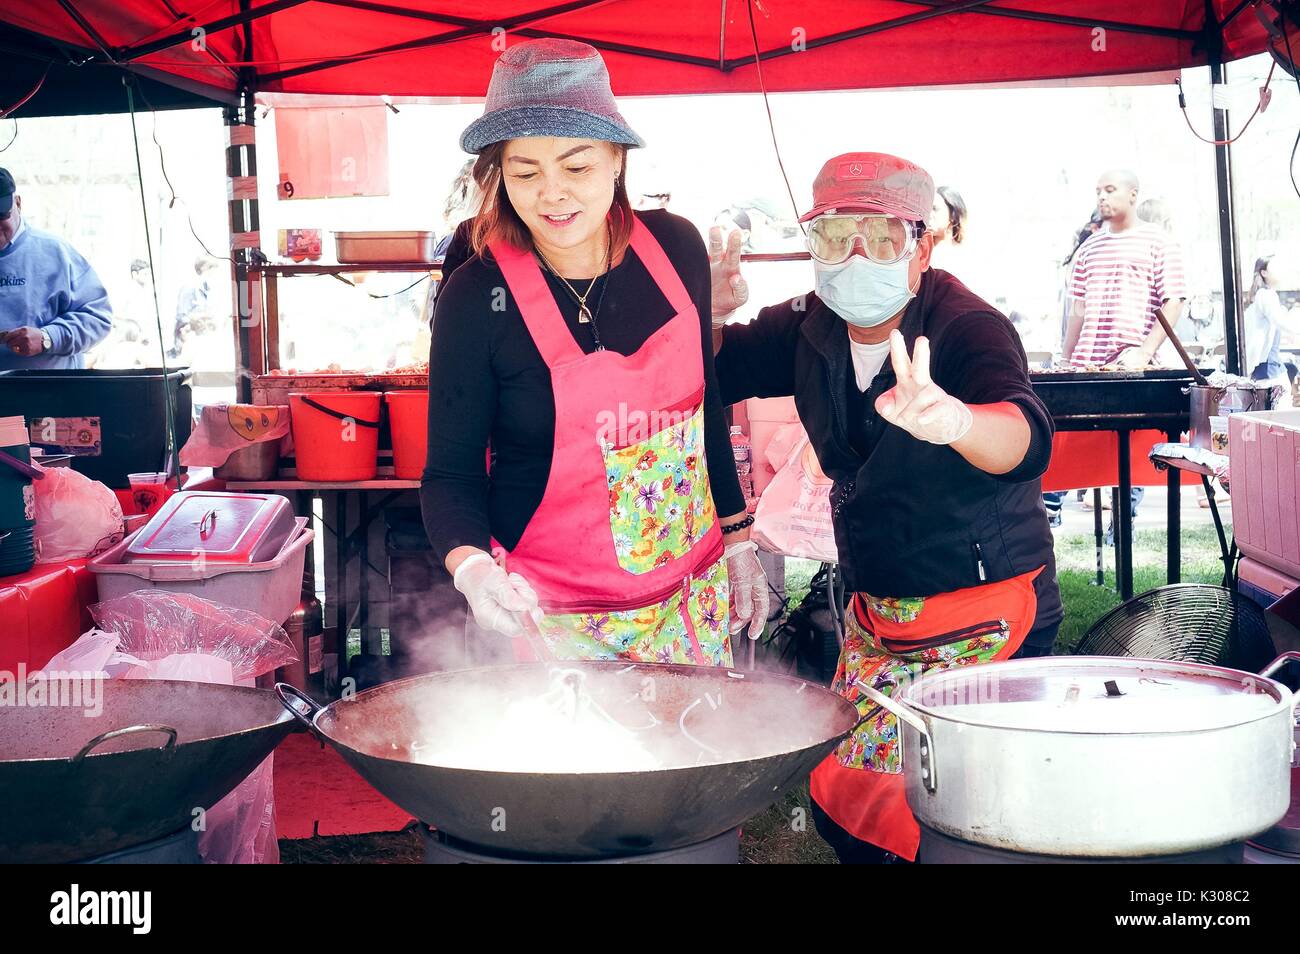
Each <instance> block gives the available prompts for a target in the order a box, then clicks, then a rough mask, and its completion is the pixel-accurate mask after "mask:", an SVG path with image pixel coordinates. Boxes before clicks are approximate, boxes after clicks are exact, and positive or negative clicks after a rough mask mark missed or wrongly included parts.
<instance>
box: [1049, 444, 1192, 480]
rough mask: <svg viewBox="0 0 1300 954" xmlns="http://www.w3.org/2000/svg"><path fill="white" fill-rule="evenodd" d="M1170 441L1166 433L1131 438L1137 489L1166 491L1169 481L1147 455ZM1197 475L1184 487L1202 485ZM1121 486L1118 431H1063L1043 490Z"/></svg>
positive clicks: (1131, 464) (1134, 478) (1053, 446)
mask: <svg viewBox="0 0 1300 954" xmlns="http://www.w3.org/2000/svg"><path fill="white" fill-rule="evenodd" d="M1167 440H1169V437H1168V436H1167V435H1166V434H1165V432H1164V431H1134V432H1133V433H1132V434H1131V435H1129V448H1130V457H1131V461H1130V465H1129V466H1130V471H1131V473H1132V475H1133V486H1134V487H1164V486H1166V485H1167V482H1168V477H1167V475H1166V474H1165V473H1164V472H1162V471H1158V470H1156V468H1155V465H1154V464H1152V463H1151V461H1150V460H1149V459H1148V458H1147V454H1148V453H1149V452H1150V451H1151V448H1152V447H1154V446H1155V445H1156V444H1163V443H1164V442H1165V441H1167ZM1200 482H1201V478H1200V477H1198V476H1197V475H1196V474H1189V473H1184V474H1183V483H1184V484H1199V483H1200ZM1116 486H1119V434H1118V433H1117V432H1116V431H1061V432H1059V433H1058V434H1057V435H1056V438H1055V440H1054V441H1053V443H1052V463H1051V465H1050V466H1049V467H1048V468H1047V473H1045V474H1044V475H1043V490H1045V491H1047V490H1074V489H1075V488H1076V487H1116Z"/></svg>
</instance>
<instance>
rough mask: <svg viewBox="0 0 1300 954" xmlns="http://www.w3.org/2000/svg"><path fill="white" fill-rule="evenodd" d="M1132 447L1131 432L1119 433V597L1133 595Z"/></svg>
mask: <svg viewBox="0 0 1300 954" xmlns="http://www.w3.org/2000/svg"><path fill="white" fill-rule="evenodd" d="M1131 455H1132V447H1131V446H1130V445H1129V432H1128V431H1120V432H1119V500H1117V501H1116V502H1115V510H1114V511H1113V515H1112V519H1113V520H1114V521H1115V563H1116V567H1117V572H1116V583H1117V586H1118V589H1119V598H1120V599H1121V600H1128V599H1131V598H1132V597H1133V474H1132V472H1131V470H1130V466H1131V464H1132V460H1131Z"/></svg>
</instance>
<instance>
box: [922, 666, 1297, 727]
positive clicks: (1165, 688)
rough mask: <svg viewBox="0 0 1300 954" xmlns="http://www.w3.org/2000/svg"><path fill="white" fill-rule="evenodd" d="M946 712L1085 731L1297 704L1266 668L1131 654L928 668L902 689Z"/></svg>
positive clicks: (1237, 718) (1218, 722)
mask: <svg viewBox="0 0 1300 954" xmlns="http://www.w3.org/2000/svg"><path fill="white" fill-rule="evenodd" d="M902 699H903V701H904V702H905V703H906V704H907V705H909V706H910V707H911V708H913V709H915V710H917V711H919V712H923V713H926V714H927V715H930V716H933V717H934V718H937V719H943V720H947V721H953V722H961V723H968V724H972V725H983V726H988V727H991V728H1003V729H1020V730H1028V731H1042V732H1057V733H1084V734H1097V733H1102V734H1147V733H1177V732H1195V731H1198V730H1208V729H1222V728H1228V727H1230V726H1234V725H1240V724H1243V723H1247V722H1254V721H1256V720H1258V719H1264V718H1268V717H1269V716H1271V715H1273V714H1275V713H1276V712H1278V711H1279V710H1280V709H1289V708H1290V705H1291V693H1290V691H1289V690H1288V689H1287V688H1286V687H1285V686H1283V685H1282V684H1281V683H1278V682H1275V681H1273V680H1272V679H1267V678H1264V677H1262V676H1257V675H1252V674H1250V673H1245V672H1239V671H1237V670H1235V669H1223V668H1220V667H1218V666H1205V665H1200V664H1197V663H1181V662H1169V661H1162V660H1150V659H1132V658H1127V657H1109V656H1106V657H1103V656H1069V657H1064V658H1056V657H1048V658H1042V659H1025V660H1018V661H1015V662H1005V663H990V664H987V665H981V666H969V667H963V668H961V669H957V670H948V671H945V672H935V673H930V674H927V675H925V676H923V677H922V678H921V679H919V680H918V681H917V682H915V683H914V684H912V685H911V686H909V687H908V688H907V689H906V690H905V691H904V692H903V695H902Z"/></svg>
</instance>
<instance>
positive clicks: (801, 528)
mask: <svg viewBox="0 0 1300 954" xmlns="http://www.w3.org/2000/svg"><path fill="white" fill-rule="evenodd" d="M773 442H774V443H775V438H774V439H773ZM831 486H832V481H831V479H830V478H829V477H827V476H826V475H825V474H824V473H822V469H821V465H820V464H818V462H817V455H816V454H815V453H814V452H813V449H812V445H811V444H809V443H808V438H807V437H806V436H805V437H804V438H803V439H802V440H799V441H797V442H796V443H795V445H794V447H793V449H792V450H791V451H790V453H789V455H788V456H787V458H786V461H785V463H784V464H783V465H782V466H781V468H780V469H779V470H778V471H777V473H776V476H775V477H773V478H772V482H771V483H770V484H768V485H767V489H766V490H764V491H763V496H762V497H760V498H759V500H758V509H757V510H755V511H754V528H753V530H751V531H750V533H751V536H752V537H753V539H754V542H755V543H757V544H758V545H759V546H760V547H762V548H763V549H764V550H768V551H771V552H772V553H780V554H784V555H785V556H794V557H804V558H806V559H809V560H818V561H820V562H822V563H836V562H838V561H839V553H838V551H837V550H836V548H835V528H834V526H833V524H832V522H831V500H830V496H831Z"/></svg>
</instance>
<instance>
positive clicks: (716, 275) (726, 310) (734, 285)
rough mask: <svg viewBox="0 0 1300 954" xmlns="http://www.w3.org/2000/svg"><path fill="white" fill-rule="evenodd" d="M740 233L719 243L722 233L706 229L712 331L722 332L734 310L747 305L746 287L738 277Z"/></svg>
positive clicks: (747, 290) (747, 286) (735, 231)
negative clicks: (707, 232) (711, 290)
mask: <svg viewBox="0 0 1300 954" xmlns="http://www.w3.org/2000/svg"><path fill="white" fill-rule="evenodd" d="M740 243H741V236H740V230H739V229H736V230H734V231H732V232H731V234H730V235H729V236H728V237H727V241H726V244H725V245H724V244H723V241H722V229H721V228H719V227H718V226H716V225H715V226H713V227H712V228H711V229H709V278H710V279H711V281H712V287H713V327H714V328H721V327H722V326H723V325H725V324H726V323H727V319H728V318H730V317H731V316H732V314H733V313H734V312H735V311H736V309H737V308H739V307H741V306H742V305H744V304H745V302H747V301H749V284H748V283H747V282H746V281H745V279H744V277H743V276H742V275H741V274H740Z"/></svg>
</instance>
